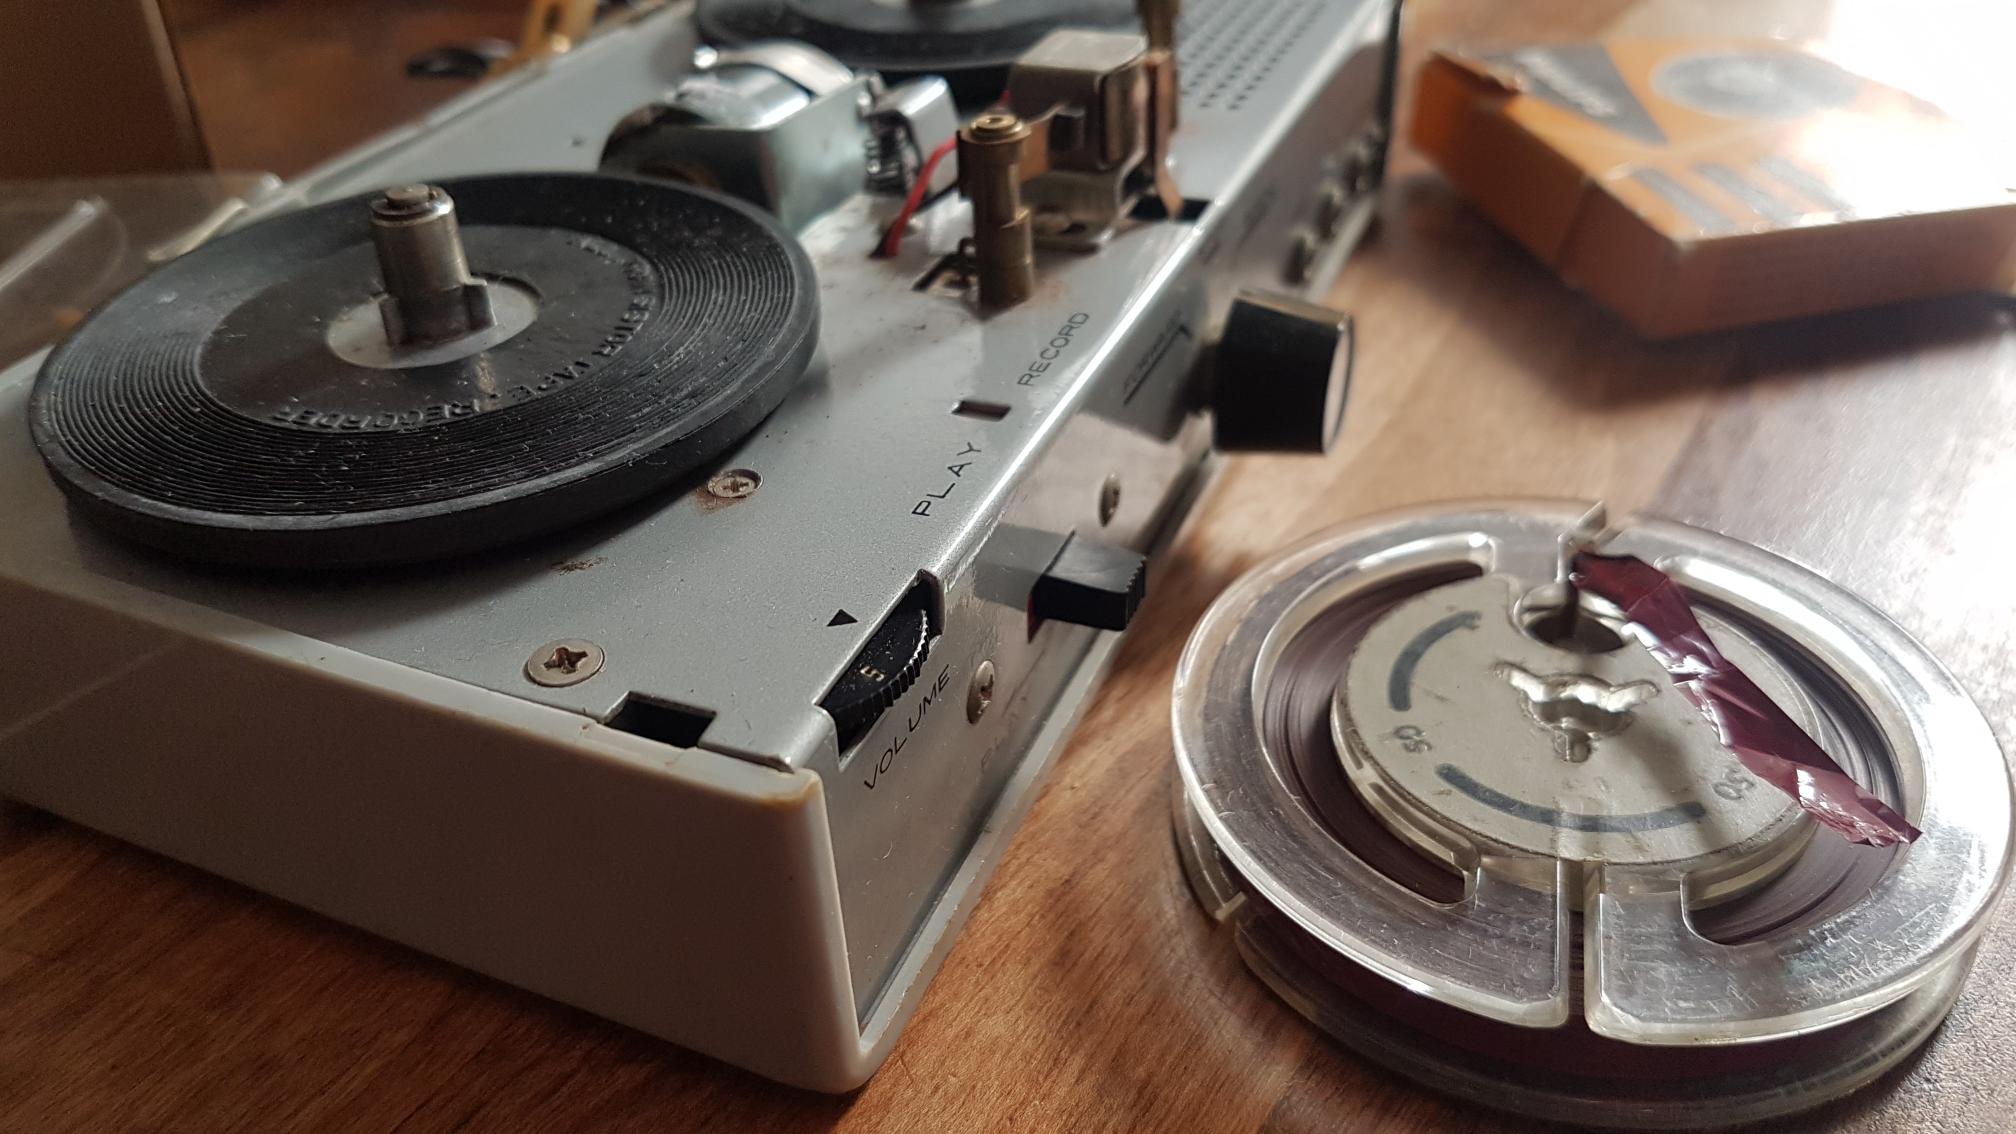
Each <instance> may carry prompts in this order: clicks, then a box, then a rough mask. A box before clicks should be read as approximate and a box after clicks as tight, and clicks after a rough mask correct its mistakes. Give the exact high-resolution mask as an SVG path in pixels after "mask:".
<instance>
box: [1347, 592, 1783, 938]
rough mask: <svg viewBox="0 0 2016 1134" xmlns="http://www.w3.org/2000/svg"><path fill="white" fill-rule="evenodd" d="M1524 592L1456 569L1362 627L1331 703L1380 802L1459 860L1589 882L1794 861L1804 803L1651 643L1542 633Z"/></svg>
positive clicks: (1754, 654)
mask: <svg viewBox="0 0 2016 1134" xmlns="http://www.w3.org/2000/svg"><path fill="white" fill-rule="evenodd" d="M1523 593H1524V591H1523V589H1522V588H1521V587H1520V586H1519V585H1518V584H1517V583H1516V582H1515V581H1514V580H1512V579H1510V578H1508V577H1506V576H1502V575H1497V576H1484V577H1480V578H1476V579H1470V580H1466V581H1463V582H1459V583H1452V584H1448V585H1445V586H1441V587H1437V588H1435V589H1434V590H1431V591H1428V592H1426V593H1424V594H1422V595H1419V596H1417V597H1415V598H1414V599H1412V600H1410V601H1407V602H1404V603H1401V604H1399V605H1398V606H1396V607H1394V608H1393V609H1392V610H1391V611H1389V612H1387V613H1386V614H1385V615H1384V616H1383V617H1381V618H1380V619H1379V620H1378V621H1377V622H1375V623H1374V624H1373V625H1372V626H1371V628H1370V629H1369V630H1368V631H1367V633H1366V635H1365V639H1364V641H1363V643H1362V644H1361V645H1360V646H1359V648H1358V650H1357V652H1356V654H1355V655H1354V656H1353V657H1352V659H1351V661H1350V663H1349V664H1348V666H1347V671H1346V673H1345V674H1344V675H1343V680H1342V681H1341V682H1340V683H1339V685H1338V688H1337V693H1336V695H1335V697H1334V699H1333V702H1332V718H1331V719H1332V726H1333V728H1334V730H1335V732H1336V740H1337V747H1338V751H1339V753H1340V754H1341V755H1342V759H1343V761H1344V764H1345V770H1346V772H1347V774H1348V775H1349V777H1350V780H1351V784H1352V786H1353V787H1354V788H1355V789H1356V790H1357V792H1358V794H1359V796H1360V797H1361V798H1362V799H1363V801H1364V802H1365V804H1366V806H1367V807H1369V808H1370V809H1371V811H1372V812H1373V814H1375V815H1376V816H1378V818H1379V820H1380V821H1381V822H1382V823H1384V824H1385V825H1386V826H1387V827H1388V828H1389V829H1390V830H1391V831H1392V832H1393V833H1394V834H1395V835H1397V836H1399V837H1400V838H1401V839H1403V840H1405V841H1406V842H1408V843H1409V844H1411V845H1413V846H1414V847H1415V848H1416V849H1418V850H1420V851H1422V852H1423V853H1426V854H1428V855H1430V856H1432V857H1434V858H1437V859H1439V860H1441V861H1442V862H1444V863H1446V864H1448V865H1449V866H1451V867H1453V868H1455V869H1457V870H1469V869H1472V868H1474V867H1476V866H1477V865H1478V864H1479V863H1480V862H1481V861H1483V860H1484V859H1485V858H1487V857H1489V858H1490V859H1491V861H1492V866H1491V869H1493V870H1496V871H1500V872H1504V873H1508V874H1510V875H1511V876H1512V877H1514V878H1515V879H1518V880H1522V881H1525V882H1528V883H1530V884H1532V885H1535V886H1539V887H1543V888H1544V887H1547V886H1551V885H1552V884H1553V880H1554V878H1555V876H1556V863H1557V862H1563V863H1566V864H1568V866H1569V879H1568V881H1569V882H1570V883H1571V890H1572V891H1573V892H1575V893H1578V894H1579V892H1580V890H1581V889H1582V887H1581V885H1580V884H1579V883H1580V881H1581V878H1582V875H1583V872H1584V871H1585V870H1586V869H1587V868H1591V867H1604V866H1609V867H1618V868H1629V869H1634V870H1644V871H1647V872H1650V873H1651V874H1653V875H1655V876H1661V877H1665V878H1669V879H1671V880H1672V881H1673V882H1674V883H1675V884H1678V883H1679V881H1680V880H1681V879H1683V878H1691V879H1692V881H1693V885H1694V888H1695V895H1696V897H1697V899H1698V900H1704V901H1705V900H1714V899H1719V898H1727V897H1733V896H1735V895H1737V894H1740V893H1744V892H1747V891H1749V890H1750V889H1753V888H1755V887H1756V886H1758V885H1761V884H1762V883H1763V882H1765V881H1768V880H1769V879H1770V878H1771V877H1773V876H1774V875H1775V874H1776V873H1778V872H1779V871H1780V870H1782V869H1783V868H1784V867H1785V866H1786V865H1787V864H1788V863H1789V862H1790V861H1791V859H1792V858H1793V857H1794V856H1795V855H1796V853H1797V851H1798V850H1799V849H1800V848H1801V847H1802V846H1803V845H1804V843H1805V840H1806V839H1807V838H1808V837H1809V836H1810V834H1811V824H1810V821H1809V820H1807V819H1806V818H1805V816H1804V815H1803V814H1802V813H1801V812H1800V811H1799V809H1798V807H1797V805H1796V804H1795V803H1794V802H1793V801H1792V800H1791V799H1790V798H1789V797H1787V796H1785V795H1784V794H1783V793H1781V792H1777V791H1774V790H1772V789H1771V788H1769V786H1768V785H1766V784H1764V783H1762V782H1761V781H1759V780H1758V779H1756V777H1754V776H1752V775H1750V774H1749V772H1748V771H1747V770H1746V769H1744V767H1743V765H1742V764H1741V762H1740V761H1739V760H1738V759H1737V758H1736V756H1735V754H1734V753H1733V752H1731V751H1730V750H1729V749H1728V748H1727V747H1726V746H1724V745H1723V744H1722V742H1721V739H1720V738H1719V737H1718V736H1717V735H1716V733H1715V731H1714V728H1713V726H1712V725H1711V724H1710V723H1709V721H1708V720H1707V719H1706V718H1704V717H1703V716H1702V715H1701V713H1700V712H1699V710H1697V709H1696V708H1695V707H1694V706H1693V705H1692V704H1691V703H1689V702H1688V701H1687V700H1686V698H1684V697H1683V696H1681V695H1680V694H1679V692H1678V691H1677V690H1675V689H1674V688H1673V686H1672V684H1671V682H1670V680H1669V679H1668V678H1667V676H1666V674H1665V672H1664V671H1663V670H1662V669H1661V668H1660V667H1659V664H1658V662H1657V661H1656V660H1655V659H1654V658H1653V657H1652V656H1651V655H1650V653H1648V652H1647V651H1645V650H1643V649H1639V648H1635V647H1633V646H1629V645H1627V646H1626V647H1625V648H1623V649H1617V650H1609V651H1604V652H1588V651H1586V650H1583V649H1579V648H1568V647H1564V646H1557V645H1552V644H1549V643H1547V642H1545V641H1542V640H1540V639H1538V638H1536V637H1534V636H1533V635H1532V634H1530V633H1529V632H1528V630H1527V629H1526V628H1525V626H1524V625H1523V624H1522V615H1521V611H1520V604H1519V601H1518V600H1519V597H1520V596H1521V595H1522V594H1523ZM1609 632H1610V633H1613V634H1614V633H1615V630H1614V628H1613V629H1612V630H1611V631H1609ZM1711 633H1715V634H1716V636H1717V641H1718V642H1719V643H1725V648H1726V649H1727V650H1728V652H1729V653H1730V655H1731V656H1732V657H1734V658H1736V659H1737V660H1738V664H1740V665H1742V666H1743V667H1744V669H1745V671H1746V672H1750V673H1752V674H1754V675H1756V677H1757V679H1758V681H1759V683H1760V684H1761V685H1763V686H1764V687H1765V688H1766V689H1767V690H1768V691H1769V692H1770V694H1771V695H1772V696H1773V697H1774V698H1777V699H1779V701H1780V703H1781V704H1783V705H1786V706H1788V708H1789V709H1790V711H1792V712H1793V713H1794V714H1795V716H1797V717H1798V718H1799V719H1800V720H1801V721H1802V723H1803V724H1805V726H1806V727H1808V728H1809V729H1812V728H1816V727H1817V722H1816V721H1815V719H1814V711H1813V709H1812V707H1811V706H1810V704H1808V703H1807V701H1806V699H1805V698H1804V697H1803V696H1802V695H1801V694H1800V693H1799V692H1798V691H1797V689H1796V687H1795V686H1794V684H1793V683H1792V681H1791V679H1790V677H1789V676H1788V675H1787V674H1786V673H1785V672H1784V671H1783V670H1782V669H1781V668H1780V667H1779V666H1778V665H1777V664H1776V663H1774V662H1772V661H1771V660H1770V659H1769V658H1768V657H1767V656H1766V655H1764V654H1763V653H1762V652H1761V651H1759V650H1758V649H1756V648H1755V647H1753V646H1751V645H1750V644H1749V643H1748V642H1747V641H1746V640H1745V639H1744V638H1743V637H1742V636H1741V635H1740V634H1738V633H1736V632H1735V631H1734V629H1733V628H1732V627H1730V626H1728V625H1727V624H1718V625H1715V626H1713V627H1711ZM1570 645H1572V643H1571V644H1570Z"/></svg>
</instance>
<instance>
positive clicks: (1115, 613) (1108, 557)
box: [1029, 535, 1148, 630]
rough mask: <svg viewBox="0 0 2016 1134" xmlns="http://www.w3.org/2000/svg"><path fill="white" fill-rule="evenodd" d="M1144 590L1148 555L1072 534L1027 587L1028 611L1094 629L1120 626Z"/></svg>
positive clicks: (1131, 615) (1122, 627)
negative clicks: (1143, 555)
mask: <svg viewBox="0 0 2016 1134" xmlns="http://www.w3.org/2000/svg"><path fill="white" fill-rule="evenodd" d="M1147 594H1148V561H1147V560H1146V559H1144V558H1143V557H1142V556H1141V555H1140V554H1138V553H1136V552H1132V551H1129V550H1127V549H1126V548H1124V547H1113V546H1110V545H1108V544H1103V543H1100V542H1098V541H1097V540H1089V539H1086V538H1084V537H1083V536H1078V535H1073V536H1072V537H1071V538H1070V539H1069V540H1066V541H1065V543H1064V549H1063V550H1062V551H1059V552H1058V553H1057V558H1056V559H1054V560H1052V561H1051V563H1050V566H1049V567H1047V568H1045V569H1044V571H1043V574H1042V576H1041V577H1039V578H1038V579H1037V580H1036V586H1035V587H1034V588H1033V589H1031V590H1030V592H1029V613H1030V614H1031V615H1032V616H1034V617H1035V618H1037V619H1055V620H1056V621H1058V622H1069V623H1073V624H1074V625H1078V626H1091V627H1093V628H1095V629H1099V630H1125V629H1127V624H1128V623H1130V622H1132V621H1134V611H1135V610H1136V609H1138V608H1139V607H1140V605H1141V600H1142V599H1143V598H1145V597H1147Z"/></svg>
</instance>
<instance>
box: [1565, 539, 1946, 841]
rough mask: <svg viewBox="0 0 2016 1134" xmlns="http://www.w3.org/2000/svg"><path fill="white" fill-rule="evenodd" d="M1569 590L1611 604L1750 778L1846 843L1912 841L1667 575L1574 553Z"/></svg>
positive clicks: (1613, 558) (1913, 835)
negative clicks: (1722, 646)
mask: <svg viewBox="0 0 2016 1134" xmlns="http://www.w3.org/2000/svg"><path fill="white" fill-rule="evenodd" d="M1572 568H1573V575H1572V576H1571V578H1572V581H1573V582H1574V584H1575V585H1576V586H1578V587H1580V588H1582V589H1584V590H1586V591H1588V592H1589V593H1590V594H1593V595H1596V596H1597V597H1599V598H1603V599H1607V600H1609V601H1610V602H1613V603H1615V604H1617V606H1618V607H1619V608H1621V609H1622V610H1623V611H1624V613H1625V615H1626V616H1627V617H1629V618H1630V619H1631V621H1633V622H1635V623H1637V624H1638V625H1639V626H1640V627H1642V628H1643V629H1644V630H1645V631H1646V633H1647V635H1648V636H1649V637H1651V638H1652V639H1653V642H1652V643H1650V644H1649V648H1650V649H1651V651H1652V656H1653V657H1655V658H1657V659H1659V664H1660V665H1662V666H1664V667H1665V668H1666V672H1667V674H1668V675H1669V676H1671V677H1672V679H1673V684H1674V685H1675V686H1677V687H1678V688H1679V690H1680V692H1681V694H1682V695H1683V696H1685V697H1686V698H1687V699H1688V700H1689V701H1691V702H1693V703H1694V707H1695V708H1697V709H1699V710H1701V715H1703V716H1705V717H1707V718H1708V720H1709V723H1711V724H1713V725H1714V726H1715V731H1716V732H1717V733H1719V734H1720V735H1721V737H1722V742H1723V743H1724V744H1727V745H1728V746H1729V747H1730V749H1731V750H1733V751H1734V752H1735V753H1736V758H1737V759H1739V760H1741V761H1742V762H1743V766H1744V767H1745V768H1748V769H1749V770H1750V774H1751V775H1754V776H1756V777H1757V778H1758V779H1761V780H1763V781H1764V782H1766V783H1768V784H1770V785H1772V786H1773V787H1776V788H1777V789H1778V790H1780V791H1782V792H1784V793H1785V794H1786V795H1789V796H1791V797H1792V798H1793V799H1795V800H1797V801H1798V803H1799V806H1800V807H1801V808H1804V809H1805V811H1806V813H1807V814H1808V815H1811V816H1813V818H1814V819H1816V820H1818V821H1819V822H1821V823H1823V824H1825V825H1826V826H1828V827H1831V828H1833V829H1834V830H1836V831H1839V832H1840V833H1841V834H1842V835H1843V836H1845V837H1846V838H1847V839H1848V841H1849V842H1854V843H1866V844H1868V845H1870V846H1878V847H1887V846H1895V845H1896V844H1898V843H1908V842H1912V841H1914V840H1916V839H1917V838H1918V835H1919V831H1918V828H1916V827H1913V826H1912V825H1911V824H1910V822H1909V821H1907V820H1906V819H1905V818H1904V817H1903V816H1902V815H1899V814H1897V812H1896V811H1894V810H1892V809H1891V807H1890V805H1889V804H1887V803H1884V802H1883V801H1882V800H1880V799H1877V798H1876V797H1875V796H1873V795H1870V794H1869V793H1868V792H1866V791H1863V790H1862V787H1861V785H1860V784H1857V783H1856V782H1855V781H1854V780H1853V779H1852V778H1850V777H1849V775H1848V773H1846V772H1843V771H1842V770H1841V766H1840V765H1839V764H1836V763H1835V762H1834V760H1833V758H1832V757H1830V756H1828V755H1827V753H1826V752H1825V751H1823V750H1822V749H1821V747H1820V745H1819V744H1818V743H1816V742H1815V741H1814V739H1813V738H1812V737H1811V736H1808V735H1806V730H1805V729H1802V728H1800V727H1799V724H1798V722H1796V721H1794V720H1793V719H1792V718H1791V717H1790V716H1788V715H1787V714H1786V712H1785V710H1783V709H1781V708H1779V707H1778V706H1777V705H1776V704H1775V703H1773V702H1772V700H1771V698H1770V697H1769V696H1768V695H1767V694H1765V692H1764V691H1763V690H1762V689H1759V688H1758V687H1757V683H1756V682H1754V681H1752V680H1750V679H1749V678H1748V677H1746V676H1744V674H1743V671H1742V670H1740V669H1737V668H1736V667H1735V666H1734V665H1731V664H1730V663H1729V659H1727V658H1725V657H1723V656H1722V652H1721V651H1720V650H1717V649H1716V648H1715V643H1714V642H1713V641H1711V640H1709V637H1708V632H1707V631H1706V630H1703V629H1702V628H1701V623H1700V621H1699V620H1698V619H1696V618H1695V617H1694V611H1693V609H1692V608H1691V607H1690V606H1688V604H1687V595H1686V593H1685V592H1683V591H1682V590H1681V589H1680V585H1679V584H1678V583H1675V582H1674V581H1673V580H1672V579H1670V578H1668V577H1667V575H1666V573H1665V572H1663V571H1661V570H1659V569H1658V568H1657V567H1654V566H1652V565H1651V564H1650V563H1647V562H1645V561H1644V560H1642V559H1639V558H1636V557H1635V556H1629V555H1597V554H1595V553H1593V552H1587V551H1585V552H1581V553H1579V554H1577V555H1576V556H1575V557H1574V560H1573V562H1572Z"/></svg>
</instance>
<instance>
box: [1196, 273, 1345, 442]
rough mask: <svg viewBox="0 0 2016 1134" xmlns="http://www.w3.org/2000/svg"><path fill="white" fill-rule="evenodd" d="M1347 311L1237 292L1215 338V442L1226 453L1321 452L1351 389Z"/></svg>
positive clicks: (1333, 433) (1332, 434)
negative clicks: (1221, 331)
mask: <svg viewBox="0 0 2016 1134" xmlns="http://www.w3.org/2000/svg"><path fill="white" fill-rule="evenodd" d="M1352 355H1353V337H1352V332H1351V316H1349V315H1346V314H1344V313H1343V312H1341V311H1337V310H1334V309H1332V308H1329V307H1323V306H1320V305H1318V304H1314V303H1305V302H1303V301H1302V300H1299V299H1291V298H1289V297H1287V296H1279V295H1266V294H1262V293H1258V292H1245V293H1242V294H1241V295H1240V296H1239V297H1238V298H1237V299H1235V300H1233V301H1232V311H1231V313H1230V314H1228V315H1227V316H1226V317H1225V334H1224V337H1223V338H1221V339H1220V340H1219V342H1218V354H1217V359H1216V362H1215V369H1216V371H1217V374H1216V380H1215V385H1214V387H1213V391H1212V399H1213V404H1212V408H1213V410H1214V412H1215V415H1216V418H1217V431H1216V435H1215V437H1214V443H1215V444H1216V446H1217V447H1218V449H1220V450H1221V451H1224V452H1228V453H1327V452H1329V451H1330V445H1331V443H1332V442H1334V441H1335V440H1337V431H1338V429H1340V428H1341V427H1342V426H1343V424H1344V399H1345V396H1346V394H1347V393H1349V391H1350V388H1351V362H1352Z"/></svg>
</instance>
